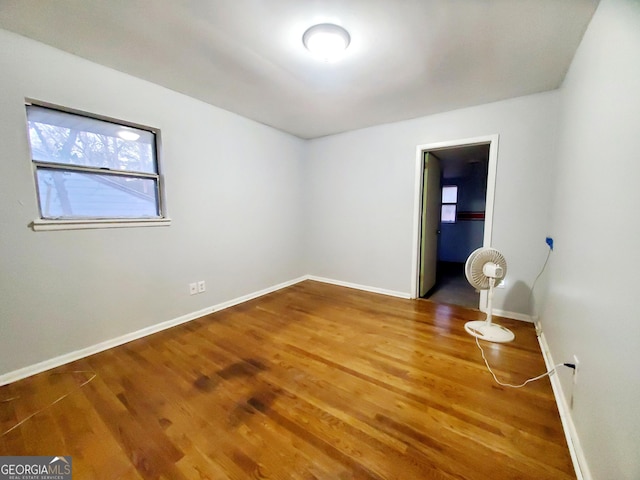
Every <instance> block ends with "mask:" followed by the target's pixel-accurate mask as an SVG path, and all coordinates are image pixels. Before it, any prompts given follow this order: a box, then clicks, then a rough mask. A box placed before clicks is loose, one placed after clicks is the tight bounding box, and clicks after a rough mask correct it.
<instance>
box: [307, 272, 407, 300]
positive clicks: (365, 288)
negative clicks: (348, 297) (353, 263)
mask: <svg viewBox="0 0 640 480" xmlns="http://www.w3.org/2000/svg"><path fill="white" fill-rule="evenodd" d="M304 279H305V280H315V281H316V282H322V283H330V284H332V285H338V286H340V287H348V288H355V289H356V290H363V291H365V292H371V293H380V294H382V295H389V296H391V297H400V298H407V299H408V298H411V295H409V294H408V293H405V292H396V291H395V290H387V289H386V288H378V287H369V286H367V285H359V284H357V283H351V282H343V281H342V280H333V279H331V278H324V277H316V276H315V275H306V276H305V277H304Z"/></svg>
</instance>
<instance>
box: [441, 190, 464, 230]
mask: <svg viewBox="0 0 640 480" xmlns="http://www.w3.org/2000/svg"><path fill="white" fill-rule="evenodd" d="M451 187H455V189H456V201H455V202H444V201H442V200H443V199H442V198H441V203H440V209H441V210H442V208H443V207H444V206H445V205H453V206H454V207H455V215H454V218H453V220H452V221H444V220H441V222H442V223H446V224H449V225H451V224H454V223H457V222H458V194H459V193H460V188H459V187H458V185H453V184H451V185H443V186H442V189H441V192H444V189H445V188H451ZM442 196H444V194H442ZM441 216H442V215H441Z"/></svg>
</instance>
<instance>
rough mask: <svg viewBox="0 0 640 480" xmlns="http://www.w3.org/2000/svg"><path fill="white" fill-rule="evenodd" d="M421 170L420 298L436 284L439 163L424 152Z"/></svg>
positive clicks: (430, 154) (435, 158) (431, 155)
mask: <svg viewBox="0 0 640 480" xmlns="http://www.w3.org/2000/svg"><path fill="white" fill-rule="evenodd" d="M423 168H424V173H423V175H422V221H421V226H420V280H419V281H420V285H419V294H420V296H421V297H423V296H424V295H425V294H426V293H427V292H428V291H429V290H431V289H432V288H433V287H434V286H435V284H436V265H437V260H438V229H439V227H440V161H439V160H438V158H437V157H436V156H435V155H433V154H432V153H429V152H425V154H424V166H423Z"/></svg>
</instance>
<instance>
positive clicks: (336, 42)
mask: <svg viewBox="0 0 640 480" xmlns="http://www.w3.org/2000/svg"><path fill="white" fill-rule="evenodd" d="M350 42H351V37H350V36H349V32H347V31H346V30H345V29H344V28H342V27H340V26H338V25H334V24H332V23H321V24H319V25H314V26H313V27H311V28H309V29H307V31H306V32H304V35H302V43H303V44H304V46H305V47H306V48H307V50H309V51H310V52H311V53H312V54H313V55H315V56H316V57H318V58H319V59H321V60H323V61H325V62H333V61H335V60H338V59H339V58H340V57H341V56H342V55H343V54H344V51H345V50H346V49H347V47H348V46H349V43H350Z"/></svg>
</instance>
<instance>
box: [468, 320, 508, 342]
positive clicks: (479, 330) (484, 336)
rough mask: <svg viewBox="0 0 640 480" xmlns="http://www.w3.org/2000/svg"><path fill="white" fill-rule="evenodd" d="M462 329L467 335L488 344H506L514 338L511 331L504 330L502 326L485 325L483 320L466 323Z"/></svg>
mask: <svg viewBox="0 0 640 480" xmlns="http://www.w3.org/2000/svg"><path fill="white" fill-rule="evenodd" d="M464 329H465V330H466V331H467V333H468V334H469V335H473V336H474V337H477V338H479V339H480V340H486V341H488V342H496V343H506V342H511V341H512V340H513V339H514V338H516V336H515V335H514V334H513V332H512V331H511V330H509V329H507V328H504V327H503V326H502V325H497V324H495V323H487V322H486V321H484V320H475V321H473V322H467V323H465V324H464Z"/></svg>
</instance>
